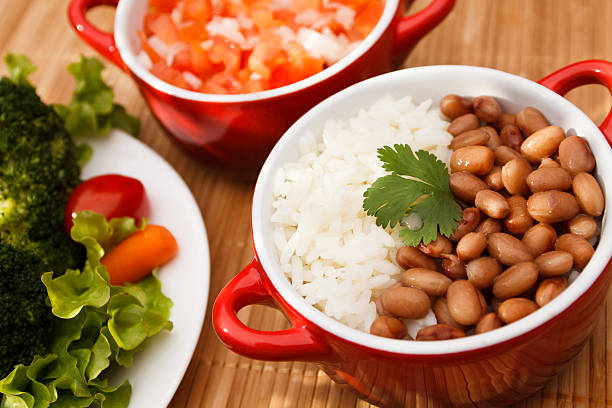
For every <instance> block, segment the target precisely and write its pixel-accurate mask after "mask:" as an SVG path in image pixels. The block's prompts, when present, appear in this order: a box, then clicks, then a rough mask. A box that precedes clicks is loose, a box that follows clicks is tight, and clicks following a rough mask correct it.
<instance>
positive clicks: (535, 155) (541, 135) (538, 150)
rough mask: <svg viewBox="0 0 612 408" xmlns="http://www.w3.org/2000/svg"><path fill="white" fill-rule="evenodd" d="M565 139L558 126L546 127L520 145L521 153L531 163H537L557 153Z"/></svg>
mask: <svg viewBox="0 0 612 408" xmlns="http://www.w3.org/2000/svg"><path fill="white" fill-rule="evenodd" d="M563 139H565V131H564V130H563V128H560V127H559V126H546V127H544V128H542V129H540V130H538V131H537V132H534V133H533V134H532V135H531V136H529V137H528V138H527V139H525V141H524V142H523V144H521V153H523V156H525V158H526V159H527V160H529V161H530V162H531V163H538V162H540V161H541V160H542V159H544V158H545V157H549V156H550V155H552V154H553V153H555V152H556V151H557V149H558V148H559V143H561V141H563Z"/></svg>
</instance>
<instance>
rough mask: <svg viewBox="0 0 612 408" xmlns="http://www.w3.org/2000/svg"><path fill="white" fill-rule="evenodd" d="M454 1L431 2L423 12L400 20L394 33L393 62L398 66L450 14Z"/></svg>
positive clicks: (435, 0)
mask: <svg viewBox="0 0 612 408" xmlns="http://www.w3.org/2000/svg"><path fill="white" fill-rule="evenodd" d="M454 5H455V0H432V1H431V3H430V4H429V5H428V6H427V7H425V8H424V9H423V10H421V11H419V12H418V13H416V14H413V15H411V16H406V17H402V18H400V20H399V22H398V23H397V28H396V31H395V41H394V44H393V62H394V64H395V65H397V66H400V65H401V64H402V63H403V62H404V59H405V58H406V56H407V55H408V53H409V52H410V51H412V49H413V48H414V46H415V45H416V44H417V43H418V42H419V41H420V40H421V38H423V37H424V36H425V35H426V34H427V33H428V32H430V31H431V30H432V29H434V28H435V27H436V26H437V25H438V24H440V23H441V22H442V20H444V18H445V17H446V16H447V15H448V13H450V12H451V10H452V9H453V6H454Z"/></svg>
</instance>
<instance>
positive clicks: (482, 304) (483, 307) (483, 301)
mask: <svg viewBox="0 0 612 408" xmlns="http://www.w3.org/2000/svg"><path fill="white" fill-rule="evenodd" d="M476 293H477V294H478V301H479V302H480V310H481V313H480V314H481V316H482V315H483V314H486V313H487V312H488V311H489V305H488V304H487V299H485V297H484V295H483V294H482V292H481V291H479V290H478V289H477V290H476Z"/></svg>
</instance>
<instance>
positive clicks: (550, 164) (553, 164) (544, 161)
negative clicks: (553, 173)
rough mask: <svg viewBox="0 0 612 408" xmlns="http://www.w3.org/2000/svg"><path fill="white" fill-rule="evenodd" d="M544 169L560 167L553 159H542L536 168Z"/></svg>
mask: <svg viewBox="0 0 612 408" xmlns="http://www.w3.org/2000/svg"><path fill="white" fill-rule="evenodd" d="M546 167H556V168H560V167H561V165H560V164H559V163H557V161H556V160H555V159H551V158H550V157H546V158H544V159H542V161H541V162H540V165H539V166H538V169H543V168H546Z"/></svg>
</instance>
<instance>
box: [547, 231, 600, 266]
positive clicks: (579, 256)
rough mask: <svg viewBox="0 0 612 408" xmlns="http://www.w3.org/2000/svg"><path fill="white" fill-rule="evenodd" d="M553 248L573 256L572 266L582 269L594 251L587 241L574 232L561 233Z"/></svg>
mask: <svg viewBox="0 0 612 408" xmlns="http://www.w3.org/2000/svg"><path fill="white" fill-rule="evenodd" d="M555 249H556V250H557V251H565V252H569V253H570V254H571V255H572V258H574V266H575V267H576V268H579V269H584V267H585V266H586V265H587V263H589V261H590V260H591V257H592V256H593V253H594V252H595V250H594V249H593V246H592V245H591V244H589V241H587V240H586V239H584V238H582V237H579V236H578V235H574V234H563V235H561V236H560V237H559V238H557V242H555Z"/></svg>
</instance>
